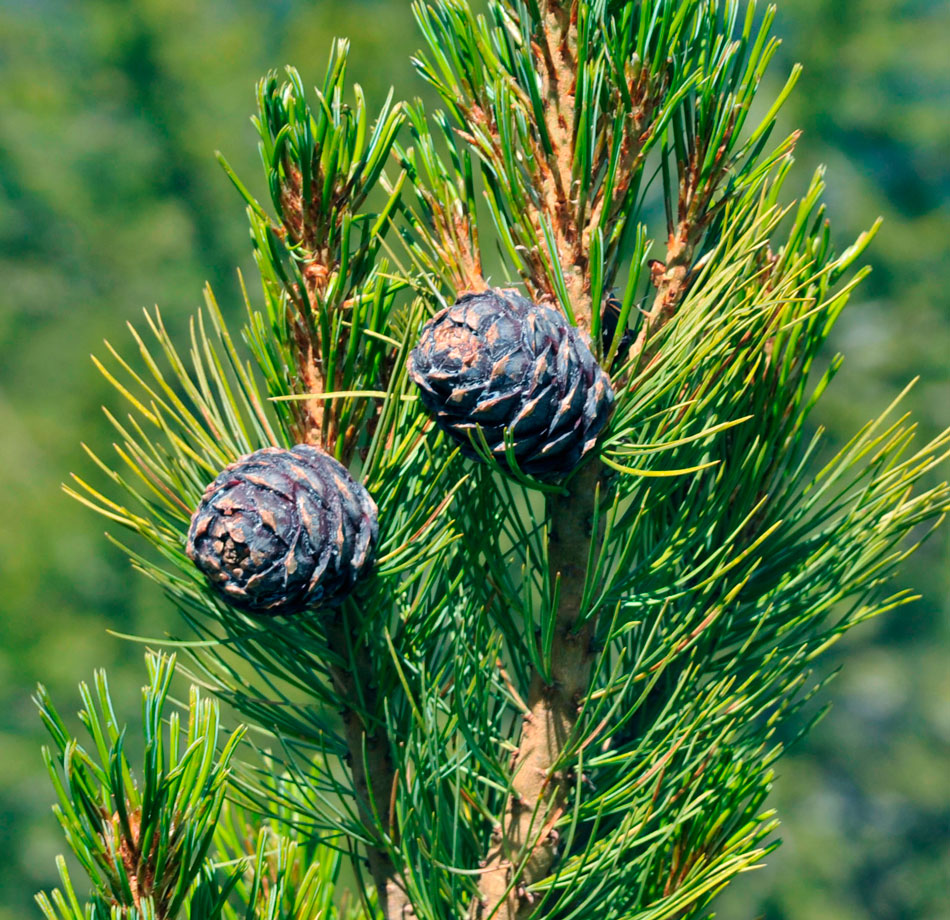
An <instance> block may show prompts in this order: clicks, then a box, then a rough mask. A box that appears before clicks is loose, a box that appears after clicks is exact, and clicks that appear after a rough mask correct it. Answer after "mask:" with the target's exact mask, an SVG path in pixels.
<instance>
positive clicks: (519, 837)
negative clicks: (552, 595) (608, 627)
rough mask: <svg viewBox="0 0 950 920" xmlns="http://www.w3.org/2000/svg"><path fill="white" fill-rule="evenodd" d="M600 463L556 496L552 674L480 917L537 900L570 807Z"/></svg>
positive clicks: (539, 685) (537, 687) (507, 915)
mask: <svg viewBox="0 0 950 920" xmlns="http://www.w3.org/2000/svg"><path fill="white" fill-rule="evenodd" d="M601 475H602V467H601V466H600V464H599V463H597V462H596V461H595V462H592V463H588V464H587V465H586V466H585V467H583V468H582V469H581V470H580V471H579V473H578V474H577V476H576V477H575V478H574V480H573V481H572V483H571V487H570V493H569V494H567V495H556V496H553V497H552V498H551V499H550V505H549V515H548V517H549V520H550V522H551V532H550V538H549V550H548V552H549V565H550V575H551V583H552V585H553V584H557V585H558V588H559V593H558V606H557V614H556V625H555V634H554V641H553V645H552V649H551V675H550V680H547V679H545V676H544V675H542V674H540V673H538V672H535V673H534V675H533V677H532V680H531V686H530V690H529V692H528V701H527V705H528V712H527V713H525V715H524V719H523V721H522V726H521V737H520V739H519V743H518V750H517V753H516V755H515V757H514V759H513V762H512V779H511V792H510V794H509V796H508V800H507V802H506V804H505V808H504V813H503V817H502V822H501V824H500V825H499V826H498V827H497V828H496V829H495V832H494V834H493V838H492V848H491V850H490V852H489V853H488V856H487V857H486V859H485V864H484V869H483V872H482V875H481V878H480V884H479V895H480V896H479V898H478V899H477V900H476V902H475V904H474V908H473V911H472V913H473V916H474V917H475V918H479V920H481V918H489V917H491V918H495V920H521V918H524V917H525V916H527V915H528V914H529V913H530V912H531V909H532V906H533V900H534V899H533V897H532V895H531V893H530V892H529V890H528V889H529V888H530V887H531V885H532V884H534V883H535V882H537V881H539V880H540V879H542V878H544V877H545V876H547V875H548V874H549V873H550V870H551V866H552V865H553V863H554V859H555V855H556V849H557V833H556V831H555V829H554V825H555V824H556V822H557V820H558V819H559V817H560V816H561V814H562V813H563V812H564V809H565V807H566V805H567V802H568V799H569V795H570V791H571V788H572V786H573V781H572V778H571V776H570V771H569V770H567V769H566V765H565V764H564V763H562V754H563V751H564V750H565V748H566V746H567V745H568V744H569V742H570V740H571V739H572V738H573V736H574V733H575V729H576V728H577V719H578V715H579V713H580V710H581V706H582V703H583V700H584V698H585V697H586V695H587V693H588V689H589V683H590V676H591V669H592V666H593V661H594V656H593V653H592V648H591V646H592V639H593V634H594V628H595V620H594V618H593V617H591V618H589V619H588V620H587V621H586V622H584V623H583V625H581V626H580V628H578V620H579V618H580V617H581V615H582V613H583V610H582V609H581V608H582V601H583V596H584V587H585V582H586V578H587V569H586V563H587V558H588V552H587V551H588V549H589V548H590V545H591V541H593V540H598V541H599V540H600V538H601V534H599V533H598V534H594V533H593V532H592V527H593V518H594V510H595V502H596V500H597V499H596V496H597V495H598V494H599V493H598V485H599V483H600V482H601Z"/></svg>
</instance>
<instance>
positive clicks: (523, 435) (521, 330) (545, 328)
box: [409, 290, 614, 479]
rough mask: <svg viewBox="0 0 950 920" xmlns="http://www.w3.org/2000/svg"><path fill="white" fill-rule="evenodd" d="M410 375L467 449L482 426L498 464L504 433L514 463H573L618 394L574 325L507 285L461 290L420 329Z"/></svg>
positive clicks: (552, 467)
mask: <svg viewBox="0 0 950 920" xmlns="http://www.w3.org/2000/svg"><path fill="white" fill-rule="evenodd" d="M409 375H410V376H411V377H412V379H413V380H414V381H415V383H416V384H417V385H418V387H419V390H420V395H421V399H422V403H423V405H424V406H425V407H426V409H427V410H428V411H429V412H430V413H432V415H434V416H435V419H436V421H437V422H438V424H439V426H440V427H441V428H442V429H443V430H445V431H446V432H447V433H448V434H449V435H451V436H452V437H453V438H454V439H455V440H456V441H457V442H458V443H459V444H460V445H461V447H462V450H463V451H464V452H465V453H467V454H468V455H469V456H474V455H475V452H474V450H473V449H472V447H471V441H470V438H469V432H473V431H474V429H475V428H476V427H479V426H480V427H481V430H482V433H483V434H484V436H485V440H486V441H487V443H488V446H489V447H490V448H491V451H492V453H493V454H494V455H495V456H496V457H497V458H498V460H499V462H500V463H501V464H502V465H506V459H505V432H506V431H507V432H509V433H510V437H511V439H512V442H513V449H514V454H515V458H516V460H517V463H518V466H519V468H520V469H521V470H522V471H523V472H525V473H529V474H531V475H533V476H536V477H538V478H539V479H556V478H558V477H561V476H564V475H566V474H567V473H569V472H570V471H571V470H573V469H574V468H575V467H576V466H577V464H578V463H579V462H580V460H581V458H582V457H583V456H584V455H585V454H586V453H587V452H588V451H589V450H590V449H591V448H592V447H593V446H594V444H595V443H596V441H597V436H598V435H599V434H600V432H601V431H602V430H603V428H604V426H605V425H606V424H607V418H608V416H609V415H610V409H611V407H612V406H613V402H614V392H613V389H612V388H611V386H610V381H609V380H608V378H607V375H606V374H605V373H604V371H603V368H601V366H600V365H599V364H598V363H597V360H596V359H595V358H594V356H593V355H592V354H591V351H590V348H589V347H588V344H587V341H586V340H585V337H584V336H583V334H582V333H581V332H579V331H578V329H577V328H575V327H574V326H572V325H570V323H568V321H567V320H566V319H565V318H564V317H563V316H562V315H561V314H560V313H558V312H556V311H555V310H552V309H550V308H549V307H544V306H540V305H539V304H535V303H532V302H531V301H530V300H527V299H525V298H524V297H521V296H519V295H518V294H516V293H515V292H513V291H503V290H490V291H485V292H484V293H480V294H465V295H464V296H462V297H460V298H459V300H458V302H457V303H455V304H454V305H453V306H451V307H448V308H447V309H445V310H442V311H441V312H440V313H438V314H436V316H434V317H433V318H432V319H431V320H430V321H429V322H428V323H426V325H425V326H424V327H423V329H422V336H421V338H420V341H419V344H418V345H417V346H416V348H415V349H414V350H413V352H412V355H411V356H410V359H409Z"/></svg>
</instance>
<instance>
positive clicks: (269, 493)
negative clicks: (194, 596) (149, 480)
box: [186, 445, 378, 615]
mask: <svg viewBox="0 0 950 920" xmlns="http://www.w3.org/2000/svg"><path fill="white" fill-rule="evenodd" d="M376 514H377V512H376V505H375V503H374V502H373V499H372V498H371V497H370V495H369V493H368V492H367V491H366V489H364V488H363V486H362V485H360V484H359V483H358V482H356V480H355V479H353V477H352V476H350V474H349V472H348V470H347V469H346V467H344V466H343V465H342V464H341V463H338V462H337V461H336V460H334V459H333V458H332V457H331V456H329V455H328V454H326V453H324V452H323V451H322V450H319V449H318V448H316V447H310V446H307V445H298V446H297V447H294V448H291V449H290V450H285V449H282V448H277V447H266V448H264V449H263V450H258V451H256V452H255V453H253V454H249V455H248V456H246V457H243V458H241V459H240V460H238V461H237V462H236V463H233V464H231V466H229V467H227V468H226V469H225V470H224V471H223V472H222V473H221V474H220V475H219V476H218V477H217V478H216V479H215V480H214V482H212V483H211V485H209V486H208V488H207V489H206V490H205V493H204V496H203V497H202V499H201V503H200V504H199V505H198V510H197V511H195V513H194V515H193V516H192V519H191V527H190V529H189V531H188V545H187V547H186V552H187V553H188V556H189V557H190V558H191V560H192V561H193V562H194V563H195V565H196V566H197V567H198V568H199V569H200V570H201V571H202V572H203V573H204V574H205V575H206V576H207V578H208V581H209V583H210V584H211V586H212V587H213V588H214V589H215V590H216V591H217V592H218V593H219V594H220V595H221V596H222V597H223V598H224V599H225V600H227V601H228V602H229V603H230V604H232V605H234V606H235V607H240V608H242V609H245V610H249V611H252V612H254V613H265V614H272V615H276V614H292V613H297V612H298V611H300V610H303V609H305V608H307V607H313V606H317V605H320V604H333V603H339V602H340V601H342V600H343V598H344V597H345V596H346V594H347V593H349V591H350V590H351V589H352V588H353V586H354V585H355V584H356V582H357V580H358V579H359V577H360V576H361V575H362V574H364V573H365V572H366V571H367V570H368V569H370V568H371V566H372V563H373V553H374V549H375V544H376V538H377V533H378V528H377V520H376Z"/></svg>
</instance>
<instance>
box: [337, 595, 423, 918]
mask: <svg viewBox="0 0 950 920" xmlns="http://www.w3.org/2000/svg"><path fill="white" fill-rule="evenodd" d="M327 640H328V642H329V643H330V645H331V647H333V648H337V649H348V650H349V659H350V665H349V667H341V666H339V665H334V666H333V667H332V668H331V676H332V678H333V683H334V686H335V689H336V691H337V693H338V694H339V696H340V699H341V700H343V701H344V703H345V708H344V710H343V713H342V717H343V734H344V737H345V739H346V744H347V748H348V752H349V758H348V759H349V768H350V772H351V774H352V777H353V789H354V792H355V796H356V805H357V808H358V810H359V815H360V820H361V821H362V822H363V824H364V825H365V826H366V828H367V829H368V830H370V831H372V830H373V829H374V828H379V827H380V826H382V829H383V830H384V832H385V833H387V834H388V833H390V831H391V827H390V820H391V815H390V801H391V800H392V797H393V791H394V788H395V784H396V775H395V771H394V770H393V767H392V762H391V759H390V753H389V738H388V736H387V734H386V731H385V727H384V726H383V725H382V724H381V723H380V721H379V720H374V718H373V714H374V713H375V712H377V710H378V700H377V698H376V692H375V687H374V686H373V685H372V683H371V681H367V680H366V676H367V675H369V674H372V673H373V670H372V663H371V662H370V660H369V654H368V649H367V647H366V643H365V640H360V639H359V637H355V636H351V635H348V634H347V627H346V624H345V623H344V621H343V614H342V612H341V613H340V614H338V615H337V617H336V618H335V619H334V621H333V623H332V624H331V625H330V626H329V627H328V629H327ZM358 701H362V704H361V705H360V704H359V703H358ZM366 851H367V853H366V857H367V861H368V863H369V870H370V876H371V877H372V879H373V884H374V885H375V886H376V893H377V897H378V899H379V907H380V910H381V912H382V914H383V916H384V917H385V918H386V920H407V918H410V917H414V916H415V912H414V910H413V908H412V904H411V902H410V901H409V896H408V893H407V892H406V887H405V884H404V883H403V881H402V880H401V879H400V877H399V872H398V870H397V868H396V866H395V864H394V863H393V861H392V858H391V856H390V854H389V852H388V851H387V850H386V849H385V848H384V847H382V846H379V845H378V844H375V843H370V844H368V845H367V847H366Z"/></svg>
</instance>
